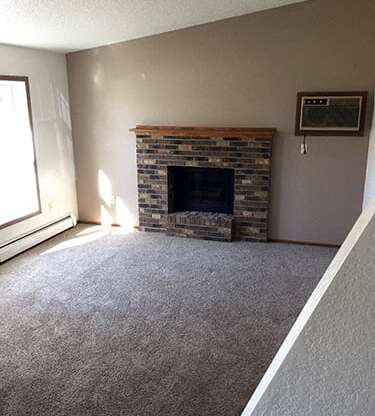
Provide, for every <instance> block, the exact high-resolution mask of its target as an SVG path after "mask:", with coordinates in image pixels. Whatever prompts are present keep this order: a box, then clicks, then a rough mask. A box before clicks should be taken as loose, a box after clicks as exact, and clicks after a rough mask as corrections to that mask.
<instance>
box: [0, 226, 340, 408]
mask: <svg viewBox="0 0 375 416" xmlns="http://www.w3.org/2000/svg"><path fill="white" fill-rule="evenodd" d="M335 252H336V250H334V249H328V248H319V247H307V246H294V245H286V244H259V243H246V242H235V243H217V242H208V241H200V240H185V239H179V238H172V237H166V236H164V235H155V234H143V233H132V234H125V233H124V232H123V231H121V230H120V229H118V228H117V229H112V230H108V231H102V230H100V229H99V228H98V227H88V226H83V225H81V226H79V227H78V228H76V229H74V230H70V231H68V232H66V233H64V234H62V235H60V236H58V237H56V238H54V239H52V240H50V241H48V242H46V243H44V244H42V245H40V246H38V247H36V248H34V249H32V250H30V251H28V252H27V253H24V254H23V255H21V256H18V257H17V258H15V259H13V260H10V261H8V262H7V263H5V264H4V265H2V266H0V316H1V321H0V341H1V346H0V414H1V415H3V416H5V415H14V416H16V415H17V416H23V415H33V416H35V415H53V416H58V415H72V416H79V415H108V416H115V415H126V416H127V415H129V416H148V415H153V416H158V415H163V416H169V415H182V416H185V415H186V416H187V415H194V416H195V415H197V416H201V415H204V416H221V415H225V416H230V415H233V416H239V415H240V413H241V410H242V409H243V407H244V405H245V404H246V402H247V400H248V399H249V397H250V395H251V393H252V391H253V390H254V388H255V387H256V385H257V383H258V382H259V380H260V378H261V376H262V375H263V373H264V371H265V370H266V368H267V366H268V365H269V363H270V361H271V360H272V357H273V356H274V354H275V352H276V351H277V349H278V347H279V345H280V343H281V342H282V340H283V339H284V337H285V335H286V334H287V332H288V330H289V329H290V327H291V325H292V324H293V322H294V320H295V319H296V317H297V315H298V313H299V311H300V309H301V308H302V306H303V304H304V303H305V301H306V300H307V298H308V296H309V295H310V293H311V292H312V290H313V288H314V287H315V286H316V284H317V283H318V281H319V279H320V277H321V275H322V273H323V271H324V270H325V268H326V267H327V265H328V264H329V262H330V260H331V259H332V257H333V256H334V254H335Z"/></svg>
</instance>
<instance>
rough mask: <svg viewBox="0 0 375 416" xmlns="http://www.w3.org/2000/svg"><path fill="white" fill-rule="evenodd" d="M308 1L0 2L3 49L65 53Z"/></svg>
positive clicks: (140, 0)
mask: <svg viewBox="0 0 375 416" xmlns="http://www.w3.org/2000/svg"><path fill="white" fill-rule="evenodd" d="M300 1H304V0H0V43H8V44H13V45H22V46H29V47H34V48H45V49H51V50H57V51H62V52H68V51H74V50H80V49H87V48H92V47H95V46H100V45H107V44H110V43H114V42H120V41H124V40H129V39H135V38H140V37H143V36H148V35H154V34H157V33H162V32H168V31H171V30H175V29H181V28H185V27H189V26H195V25H199V24H202V23H207V22H213V21H216V20H220V19H225V18H228V17H233V16H240V15H243V14H247V13H253V12H256V11H259V10H265V9H270V8H273V7H279V6H284V5H287V4H292V3H298V2H300Z"/></svg>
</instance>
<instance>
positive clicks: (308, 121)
mask: <svg viewBox="0 0 375 416" xmlns="http://www.w3.org/2000/svg"><path fill="white" fill-rule="evenodd" d="M366 103H367V92H365V91H360V92H358V91H350V92H330V93H328V92H299V93H298V94H297V114H296V132H295V133H296V136H363V134H364V127H365V116H366Z"/></svg>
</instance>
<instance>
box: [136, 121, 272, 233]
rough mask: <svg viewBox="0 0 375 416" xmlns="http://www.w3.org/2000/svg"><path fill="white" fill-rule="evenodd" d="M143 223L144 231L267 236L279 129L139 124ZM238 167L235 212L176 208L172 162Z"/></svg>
mask: <svg viewBox="0 0 375 416" xmlns="http://www.w3.org/2000/svg"><path fill="white" fill-rule="evenodd" d="M132 131H134V132H135V134H136V136H137V168H138V205H139V225H140V228H141V230H144V231H162V232H167V233H168V234H170V235H179V236H184V237H199V238H206V239H217V240H226V241H230V240H231V239H232V238H238V239H241V240H252V241H266V240H267V224H268V206H269V188H270V164H271V148H272V137H273V135H274V133H275V130H274V129H251V128H238V129H233V128H231V129H228V128H227V129H225V128H190V127H183V128H181V127H154V126H138V127H137V128H135V129H132ZM171 166H185V167H199V168H202V167H203V168H226V169H233V170H234V187H233V192H234V195H233V197H234V202H233V215H228V214H216V215H215V213H207V212H193V213H192V212H190V211H188V212H186V211H185V212H173V204H172V203H171V192H172V190H171V188H172V185H171V180H172V179H171V177H170V176H171V174H170V173H169V174H168V167H171Z"/></svg>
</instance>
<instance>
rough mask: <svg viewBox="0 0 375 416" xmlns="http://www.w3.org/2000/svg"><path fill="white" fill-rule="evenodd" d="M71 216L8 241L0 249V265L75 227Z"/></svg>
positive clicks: (74, 221)
mask: <svg viewBox="0 0 375 416" xmlns="http://www.w3.org/2000/svg"><path fill="white" fill-rule="evenodd" d="M76 223H77V221H76V219H75V217H74V216H73V215H68V216H66V217H63V218H60V219H58V220H56V221H54V222H52V223H49V224H46V225H45V226H43V227H40V228H38V229H36V230H34V231H32V232H30V233H27V234H23V235H21V236H19V237H18V238H16V239H13V240H11V241H8V242H7V243H6V244H4V245H2V246H1V247H0V263H3V262H4V261H6V260H9V259H10V258H11V257H14V256H15V255H17V254H19V253H22V252H23V251H25V250H27V249H29V248H31V247H33V246H35V245H37V244H39V243H41V242H42V241H44V240H47V239H48V238H51V237H53V236H55V235H56V234H59V233H61V232H63V231H65V230H67V229H69V228H72V227H74V226H75V225H76Z"/></svg>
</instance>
